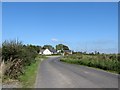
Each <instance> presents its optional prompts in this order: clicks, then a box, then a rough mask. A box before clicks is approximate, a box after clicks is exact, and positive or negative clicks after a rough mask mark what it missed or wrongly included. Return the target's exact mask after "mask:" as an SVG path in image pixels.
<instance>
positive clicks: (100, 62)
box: [61, 54, 120, 73]
mask: <svg viewBox="0 0 120 90" xmlns="http://www.w3.org/2000/svg"><path fill="white" fill-rule="evenodd" d="M61 61H63V62H67V63H71V64H78V65H85V66H89V67H95V68H99V69H103V70H106V71H111V72H115V73H120V62H119V61H118V59H117V56H116V55H101V54H100V55H82V54H74V55H69V56H64V57H63V58H61Z"/></svg>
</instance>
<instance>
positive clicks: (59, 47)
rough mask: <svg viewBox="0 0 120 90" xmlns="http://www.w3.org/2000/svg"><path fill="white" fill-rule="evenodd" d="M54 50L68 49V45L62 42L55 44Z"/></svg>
mask: <svg viewBox="0 0 120 90" xmlns="http://www.w3.org/2000/svg"><path fill="white" fill-rule="evenodd" d="M56 50H61V51H62V50H69V47H68V46H66V45H63V44H58V45H56Z"/></svg>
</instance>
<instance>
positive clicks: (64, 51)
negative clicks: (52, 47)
mask: <svg viewBox="0 0 120 90" xmlns="http://www.w3.org/2000/svg"><path fill="white" fill-rule="evenodd" d="M64 52H72V50H64Z"/></svg>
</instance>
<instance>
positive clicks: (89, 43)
mask: <svg viewBox="0 0 120 90" xmlns="http://www.w3.org/2000/svg"><path fill="white" fill-rule="evenodd" d="M13 39H19V40H20V41H22V42H23V43H24V44H33V45H40V46H43V45H46V44H49V45H52V46H55V45H57V44H60V43H62V44H65V45H68V46H69V48H70V49H71V50H74V51H86V52H93V51H99V52H101V53H116V52H117V51H118V3H117V2H111V3H110V2H106V3H105V2H103V3H102V2H101V3H100V2H79V3H78V2H56V3H55V2H39V3H38V2H36V3H35V2H31V3H30V2H16V3H15V2H4V3H3V4H2V41H4V40H13Z"/></svg>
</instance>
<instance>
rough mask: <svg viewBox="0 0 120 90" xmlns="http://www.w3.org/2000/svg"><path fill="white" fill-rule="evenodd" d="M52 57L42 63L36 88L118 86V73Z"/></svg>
mask: <svg viewBox="0 0 120 90" xmlns="http://www.w3.org/2000/svg"><path fill="white" fill-rule="evenodd" d="M59 59H60V58H59V57H50V58H49V59H48V60H44V61H42V63H41V64H40V67H39V70H38V75H37V78H36V83H35V88H117V87H118V75H115V74H112V73H108V72H105V71H103V70H96V69H93V68H90V67H86V66H81V65H75V64H67V63H64V62H60V61H59Z"/></svg>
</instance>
